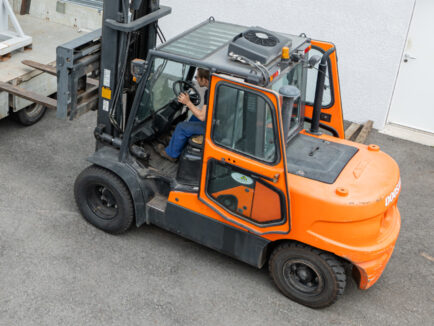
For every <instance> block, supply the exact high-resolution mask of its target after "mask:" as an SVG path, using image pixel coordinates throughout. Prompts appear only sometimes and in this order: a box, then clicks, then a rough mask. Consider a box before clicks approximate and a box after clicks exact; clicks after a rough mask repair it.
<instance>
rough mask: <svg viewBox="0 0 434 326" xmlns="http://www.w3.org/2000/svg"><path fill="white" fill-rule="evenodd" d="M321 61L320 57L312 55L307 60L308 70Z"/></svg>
mask: <svg viewBox="0 0 434 326" xmlns="http://www.w3.org/2000/svg"><path fill="white" fill-rule="evenodd" d="M320 61H321V57H320V56H319V55H313V56H311V57H310V58H309V68H313V67H315V66H316V65H317V64H318V63H319V62H320Z"/></svg>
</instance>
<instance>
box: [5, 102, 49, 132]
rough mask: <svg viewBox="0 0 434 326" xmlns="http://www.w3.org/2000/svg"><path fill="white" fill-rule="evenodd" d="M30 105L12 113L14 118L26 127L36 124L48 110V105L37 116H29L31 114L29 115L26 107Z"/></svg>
mask: <svg viewBox="0 0 434 326" xmlns="http://www.w3.org/2000/svg"><path fill="white" fill-rule="evenodd" d="M32 105H33V104H32ZM30 106H31V105H30ZM30 106H28V107H26V108H23V109H21V110H19V111H17V112H14V113H13V115H12V116H13V118H14V120H15V121H18V122H19V123H20V124H21V125H23V126H24V127H29V126H32V125H34V124H35V123H36V122H38V121H39V120H41V119H42V118H43V117H44V115H45V113H46V112H47V107H46V106H44V107H43V109H42V111H41V112H40V113H39V114H38V115H37V116H36V117H34V118H33V119H32V118H29V116H28V115H27V112H26V109H28V108H29V107H30Z"/></svg>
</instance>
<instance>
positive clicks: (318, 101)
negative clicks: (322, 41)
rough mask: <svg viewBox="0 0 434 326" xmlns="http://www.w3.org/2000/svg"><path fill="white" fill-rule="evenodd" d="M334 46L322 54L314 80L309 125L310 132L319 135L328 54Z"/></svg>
mask: <svg viewBox="0 0 434 326" xmlns="http://www.w3.org/2000/svg"><path fill="white" fill-rule="evenodd" d="M335 50H336V49H335V47H332V48H331V49H330V50H328V51H327V52H326V53H324V54H323V56H322V59H321V62H320V64H319V68H318V78H317V80H316V91H315V101H314V105H313V113H312V123H311V125H310V131H309V132H310V133H311V134H314V135H321V132H320V131H319V121H320V117H321V108H322V99H323V95H324V84H325V78H326V74H327V60H328V58H329V57H330V55H331V54H332V53H333V52H334V51H335Z"/></svg>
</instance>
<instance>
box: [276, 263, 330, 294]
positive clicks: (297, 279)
mask: <svg viewBox="0 0 434 326" xmlns="http://www.w3.org/2000/svg"><path fill="white" fill-rule="evenodd" d="M283 275H284V278H285V281H286V282H287V284H288V285H289V286H291V287H292V288H294V289H295V290H297V291H299V292H302V293H303V294H307V295H316V294H318V293H320V292H321V291H322V289H323V288H324V281H323V278H322V276H321V274H320V272H319V270H318V269H317V268H316V267H315V265H313V264H312V263H310V262H308V261H305V260H299V259H290V260H288V261H287V262H286V263H285V264H284V265H283Z"/></svg>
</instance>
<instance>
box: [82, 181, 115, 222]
mask: <svg viewBox="0 0 434 326" xmlns="http://www.w3.org/2000/svg"><path fill="white" fill-rule="evenodd" d="M87 200H88V204H89V208H90V209H91V210H92V211H93V212H94V213H95V214H96V215H97V216H98V217H100V218H102V219H104V220H111V219H113V218H114V217H115V216H116V215H117V213H118V204H117V201H116V197H115V196H114V195H113V193H112V192H111V190H110V189H109V188H107V187H106V186H104V185H101V184H94V185H92V186H89V188H88V195H87Z"/></svg>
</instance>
